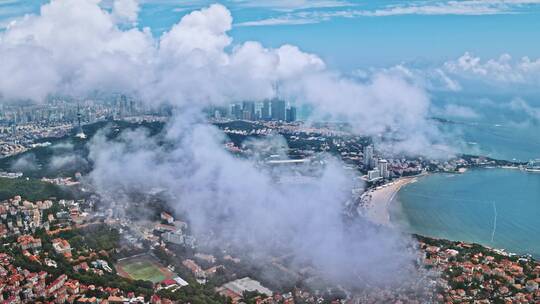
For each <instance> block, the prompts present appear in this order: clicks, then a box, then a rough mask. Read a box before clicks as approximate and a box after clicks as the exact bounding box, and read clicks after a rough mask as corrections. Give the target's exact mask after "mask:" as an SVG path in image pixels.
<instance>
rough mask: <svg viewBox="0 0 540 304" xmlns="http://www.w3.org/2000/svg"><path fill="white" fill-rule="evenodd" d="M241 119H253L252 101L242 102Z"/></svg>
mask: <svg viewBox="0 0 540 304" xmlns="http://www.w3.org/2000/svg"><path fill="white" fill-rule="evenodd" d="M242 119H245V120H253V119H255V103H254V102H253V101H244V102H243V103H242Z"/></svg>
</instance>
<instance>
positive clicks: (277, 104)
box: [271, 98, 285, 121]
mask: <svg viewBox="0 0 540 304" xmlns="http://www.w3.org/2000/svg"><path fill="white" fill-rule="evenodd" d="M271 111H272V120H282V121H284V120H285V100H280V99H277V98H274V99H273V100H272V109H271Z"/></svg>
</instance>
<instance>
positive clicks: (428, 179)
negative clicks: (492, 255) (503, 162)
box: [391, 169, 540, 258]
mask: <svg viewBox="0 0 540 304" xmlns="http://www.w3.org/2000/svg"><path fill="white" fill-rule="evenodd" d="M392 208H393V209H392V212H391V215H392V221H394V222H396V223H397V224H398V225H401V226H402V227H404V229H405V230H406V231H408V232H412V233H417V234H421V235H425V236H431V237H437V238H445V239H450V240H459V241H467V242H475V243H480V244H482V245H485V246H489V247H493V248H501V249H505V250H507V251H509V252H514V253H520V254H531V255H533V256H535V257H536V258H540V173H529V172H525V171H521V170H515V169H474V170H469V171H468V172H466V173H464V174H447V173H437V174H431V175H428V176H425V177H421V178H419V179H418V181H417V182H415V183H412V184H409V185H407V186H405V187H403V188H402V189H401V190H400V192H399V193H398V196H397V202H394V203H393V204H392Z"/></svg>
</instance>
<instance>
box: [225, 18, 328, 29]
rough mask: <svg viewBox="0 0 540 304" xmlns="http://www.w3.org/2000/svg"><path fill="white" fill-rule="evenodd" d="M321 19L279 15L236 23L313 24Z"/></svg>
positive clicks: (244, 24)
mask: <svg viewBox="0 0 540 304" xmlns="http://www.w3.org/2000/svg"><path fill="white" fill-rule="evenodd" d="M319 22H320V20H319V19H316V18H312V19H308V18H291V17H277V18H268V19H263V20H257V21H246V22H240V23H236V24H235V26H238V27H242V26H272V25H301V24H312V23H319Z"/></svg>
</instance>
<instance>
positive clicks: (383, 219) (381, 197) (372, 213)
mask: <svg viewBox="0 0 540 304" xmlns="http://www.w3.org/2000/svg"><path fill="white" fill-rule="evenodd" d="M416 179H417V177H402V178H400V179H398V180H396V181H394V182H392V183H389V184H386V185H384V186H381V187H378V189H373V190H370V191H368V192H367V193H366V194H365V195H366V196H368V203H367V207H366V212H365V214H366V215H367V217H368V219H370V220H371V221H373V222H374V223H376V224H381V225H387V226H390V225H391V222H390V210H389V208H390V204H391V203H392V201H393V200H394V198H395V197H396V195H397V193H398V191H399V189H401V187H403V186H405V185H407V184H409V183H413V182H415V181H416Z"/></svg>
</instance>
